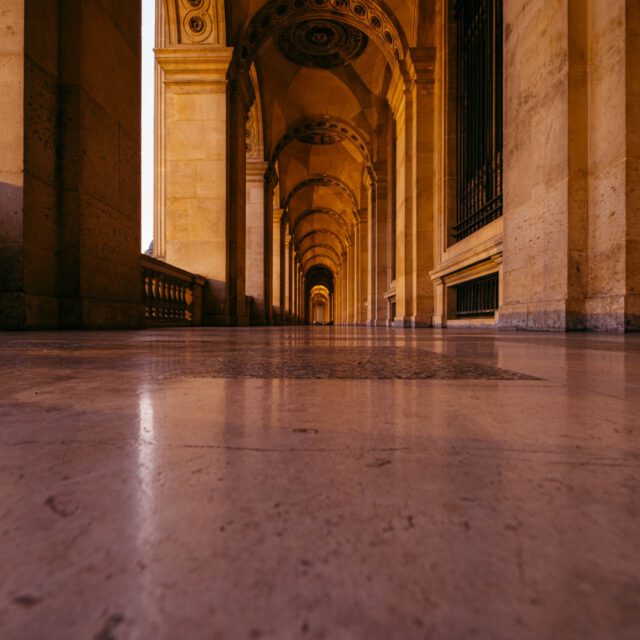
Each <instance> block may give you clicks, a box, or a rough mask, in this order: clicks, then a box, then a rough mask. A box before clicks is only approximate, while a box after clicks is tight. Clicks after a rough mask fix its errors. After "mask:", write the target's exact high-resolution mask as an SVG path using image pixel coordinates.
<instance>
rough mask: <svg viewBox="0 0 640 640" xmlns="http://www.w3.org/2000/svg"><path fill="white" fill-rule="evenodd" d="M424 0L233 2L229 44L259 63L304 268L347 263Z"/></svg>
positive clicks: (274, 151) (272, 155)
mask: <svg viewBox="0 0 640 640" xmlns="http://www.w3.org/2000/svg"><path fill="white" fill-rule="evenodd" d="M427 4H428V2H427V0H388V1H387V2H382V1H375V0H269V1H267V2H265V1H264V0H228V2H227V32H228V43H229V44H230V45H231V46H234V47H236V50H238V51H239V52H240V55H241V56H242V58H243V59H244V60H245V62H246V63H247V64H248V65H251V66H252V68H254V69H255V73H254V84H256V83H257V86H256V87H255V88H256V94H257V95H258V99H259V101H260V109H259V111H260V113H261V123H260V124H261V126H262V133H263V135H262V139H263V140H264V160H267V161H269V162H271V164H272V166H273V168H274V169H275V170H276V172H277V174H278V180H279V194H280V200H281V202H280V206H281V207H282V208H283V209H284V210H285V215H286V216H287V219H288V221H289V230H290V232H291V233H292V239H293V245H294V247H295V249H296V252H297V255H298V257H299V259H300V260H301V263H302V265H303V268H304V269H305V270H308V269H311V268H312V267H318V266H321V267H326V268H327V269H329V270H330V271H331V272H332V273H333V274H334V275H335V274H336V273H337V271H338V270H339V269H340V268H341V261H342V256H343V254H344V252H345V249H346V247H347V246H348V245H349V244H350V243H351V242H352V241H353V234H354V229H355V225H356V224H357V223H358V220H359V219H360V212H361V211H362V210H363V209H365V208H366V206H367V185H368V180H370V179H371V177H372V176H374V168H373V167H374V163H376V162H378V161H379V160H380V157H381V156H384V151H383V150H382V149H381V146H382V145H381V143H380V140H381V136H382V137H384V135H385V133H384V126H385V122H386V120H385V118H386V114H387V106H386V103H387V94H388V92H389V90H390V86H391V84H392V82H393V78H394V74H398V73H399V68H398V61H399V60H401V59H402V58H403V57H404V55H405V52H406V51H407V49H408V47H410V46H414V45H415V43H416V38H417V34H418V33H419V23H420V19H421V11H422V13H424V11H425V9H424V8H422V9H421V7H422V5H424V6H426V5H427Z"/></svg>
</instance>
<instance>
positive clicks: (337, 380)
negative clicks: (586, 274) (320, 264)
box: [0, 327, 640, 640]
mask: <svg viewBox="0 0 640 640" xmlns="http://www.w3.org/2000/svg"><path fill="white" fill-rule="evenodd" d="M0 377H1V380H2V394H1V395H0V425H1V427H0V638H2V639H3V640H5V639H7V640H14V639H15V640H40V639H42V640H58V639H59V640H75V639H78V640H81V639H88V640H93V639H96V640H110V639H117V640H127V639H141V640H146V639H165V638H166V639H172V640H173V639H177V638H183V639H185V640H200V639H202V640H213V639H227V638H228V639H232V640H235V639H236V638H237V639H244V638H246V639H257V638H265V639H266V638H271V639H276V640H287V639H289V638H291V639H297V638H302V639H304V638H310V639H318V640H319V639H323V638H326V639H327V640H334V639H337V640H342V639H345V640H347V639H349V640H351V639H354V640H361V639H362V640H378V639H380V640H405V639H406V640H412V639H414V638H416V639H421V640H467V639H475V640H484V639H487V640H529V639H535V640H614V639H615V640H638V638H640V336H637V335H636V336H633V335H631V336H626V337H625V336H611V335H597V334H570V335H553V334H524V333H506V332H505V333H494V332H470V331H468V332H465V331H453V330H451V331H448V332H442V331H432V330H416V331H411V330H402V331H397V330H385V329H378V330H368V329H356V328H320V327H318V328H294V329H282V328H273V329H238V330H230V329H201V330H200V329H199V330H167V331H153V332H152V331H147V332H131V333H129V332H125V333H116V332H95V333H94V332H87V333H33V334H26V333H23V334H9V333H4V334H0Z"/></svg>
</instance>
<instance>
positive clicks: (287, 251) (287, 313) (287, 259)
mask: <svg viewBox="0 0 640 640" xmlns="http://www.w3.org/2000/svg"><path fill="white" fill-rule="evenodd" d="M286 233H287V235H286V236H285V238H284V289H283V293H284V305H283V310H284V323H285V324H289V323H290V322H291V236H290V235H289V231H288V228H287V231H286Z"/></svg>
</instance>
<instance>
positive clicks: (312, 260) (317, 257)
mask: <svg viewBox="0 0 640 640" xmlns="http://www.w3.org/2000/svg"><path fill="white" fill-rule="evenodd" d="M322 260H328V261H329V262H331V263H332V264H333V266H334V267H335V273H334V271H333V269H331V267H329V266H328V265H326V264H325V263H324V262H317V261H322ZM301 263H302V271H303V273H304V275H305V278H306V277H307V274H308V273H309V271H310V270H311V269H313V267H324V268H325V269H329V271H331V274H332V275H333V277H334V278H335V277H336V275H335V274H336V273H340V265H339V264H338V263H337V262H336V261H335V259H334V258H333V257H332V256H330V255H328V254H326V253H318V254H317V255H315V256H311V257H310V258H308V259H307V261H306V262H305V261H304V260H301ZM311 263H313V264H311Z"/></svg>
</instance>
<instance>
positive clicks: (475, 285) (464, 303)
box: [454, 273, 500, 318]
mask: <svg viewBox="0 0 640 640" xmlns="http://www.w3.org/2000/svg"><path fill="white" fill-rule="evenodd" d="M454 288H455V291H456V318H490V317H492V316H494V315H495V312H496V311H497V309H498V303H499V293H500V282H499V277H498V274H497V273H492V274H491V275H489V276H484V277H482V278H476V279H475V280H469V281H468V282H463V283H462V284H459V285H457V286H456V287H454Z"/></svg>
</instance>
